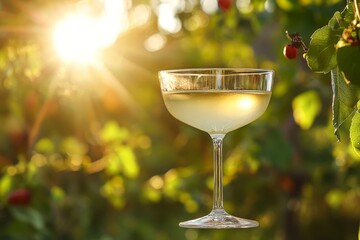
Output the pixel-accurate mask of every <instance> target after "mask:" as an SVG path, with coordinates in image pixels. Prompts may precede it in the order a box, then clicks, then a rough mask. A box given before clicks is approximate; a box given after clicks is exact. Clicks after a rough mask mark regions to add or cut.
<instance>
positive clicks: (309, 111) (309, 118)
mask: <svg viewBox="0 0 360 240" xmlns="http://www.w3.org/2000/svg"><path fill="white" fill-rule="evenodd" d="M292 107H293V115H294V120H295V122H296V123H297V124H298V125H299V126H300V127H301V128H302V129H305V130H307V129H309V128H310V127H311V126H312V124H313V122H314V120H315V118H316V116H317V115H318V114H319V113H320V111H321V99H320V97H319V95H318V93H317V92H316V91H314V90H310V91H306V92H303V93H301V94H299V95H298V96H296V98H294V100H293V102H292Z"/></svg>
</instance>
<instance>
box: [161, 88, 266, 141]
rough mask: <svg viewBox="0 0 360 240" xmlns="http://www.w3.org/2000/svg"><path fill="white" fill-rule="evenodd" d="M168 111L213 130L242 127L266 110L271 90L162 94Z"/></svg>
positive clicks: (195, 125)
mask: <svg viewBox="0 0 360 240" xmlns="http://www.w3.org/2000/svg"><path fill="white" fill-rule="evenodd" d="M163 97H164V102H165V105H166V107H167V109H168V111H169V112H170V113H171V115H173V116H174V117H175V118H177V119H178V120H180V121H182V122H184V123H186V124H188V125H190V126H193V127H195V128H198V129H200V130H202V131H205V132H208V133H210V134H213V133H227V132H230V131H233V130H235V129H237V128H240V127H242V126H244V125H246V124H248V123H250V122H252V121H254V120H255V119H257V118H258V117H260V116H261V115H262V114H263V113H264V112H265V110H266V108H267V106H268V104H269V101H270V97H271V92H269V91H256V90H197V91H173V92H164V93H163Z"/></svg>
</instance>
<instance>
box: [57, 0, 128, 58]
mask: <svg viewBox="0 0 360 240" xmlns="http://www.w3.org/2000/svg"><path fill="white" fill-rule="evenodd" d="M127 27H128V17H127V7H126V2H125V1H116V0H107V1H104V10H103V14H101V15H100V16H97V17H93V16H90V15H87V14H84V13H77V14H72V15H68V16H67V17H65V18H64V19H63V20H62V21H60V22H59V23H58V24H57V25H56V26H55V28H54V31H53V41H54V46H55V49H56V50H57V52H58V54H59V56H60V57H61V58H62V59H63V60H66V61H71V62H73V61H75V62H92V61H93V60H94V58H95V56H96V55H97V54H98V53H99V51H100V50H102V49H104V48H106V47H108V46H110V45H112V44H113V43H114V42H115V40H116V39H117V37H118V35H119V33H120V32H122V31H124V30H126V29H127Z"/></svg>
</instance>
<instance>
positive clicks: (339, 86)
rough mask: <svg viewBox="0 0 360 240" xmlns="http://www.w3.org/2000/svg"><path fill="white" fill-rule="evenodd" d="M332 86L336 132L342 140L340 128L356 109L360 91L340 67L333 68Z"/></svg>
mask: <svg viewBox="0 0 360 240" xmlns="http://www.w3.org/2000/svg"><path fill="white" fill-rule="evenodd" d="M331 86H332V91H333V102H332V110H333V126H334V133H335V135H336V137H337V138H338V140H339V141H340V132H339V130H340V128H341V126H342V125H343V124H344V123H345V122H346V120H348V119H350V118H351V116H352V115H353V114H354V112H355V110H356V103H357V101H358V91H357V89H356V87H355V86H354V85H352V84H347V83H346V82H345V80H344V78H343V75H342V74H341V72H340V70H339V68H338V67H336V68H334V69H332V70H331Z"/></svg>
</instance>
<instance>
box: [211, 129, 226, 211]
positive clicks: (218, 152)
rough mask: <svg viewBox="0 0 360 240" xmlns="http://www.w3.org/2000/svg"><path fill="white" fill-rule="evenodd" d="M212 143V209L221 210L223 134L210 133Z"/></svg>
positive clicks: (222, 207)
mask: <svg viewBox="0 0 360 240" xmlns="http://www.w3.org/2000/svg"><path fill="white" fill-rule="evenodd" d="M210 136H211V138H212V141H213V145H214V192H213V209H212V210H213V211H216V210H223V209H224V205H223V166H222V164H223V159H222V145H223V139H224V137H225V134H210Z"/></svg>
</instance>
